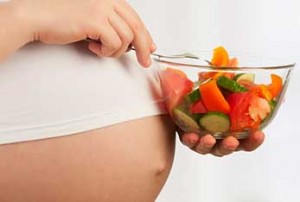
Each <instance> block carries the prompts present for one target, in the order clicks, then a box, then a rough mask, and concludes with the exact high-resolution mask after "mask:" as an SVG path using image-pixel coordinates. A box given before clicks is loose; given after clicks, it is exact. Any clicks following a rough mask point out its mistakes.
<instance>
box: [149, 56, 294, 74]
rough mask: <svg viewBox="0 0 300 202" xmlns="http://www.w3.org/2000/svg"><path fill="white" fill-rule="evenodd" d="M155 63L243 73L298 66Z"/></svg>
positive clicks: (159, 61) (289, 64) (157, 59)
mask: <svg viewBox="0 0 300 202" xmlns="http://www.w3.org/2000/svg"><path fill="white" fill-rule="evenodd" d="M154 61H156V62H158V63H164V64H169V65H175V66H184V67H196V68H201V69H207V70H215V71H216V70H230V71H241V70H276V69H277V70H278V69H293V68H294V67H295V66H296V63H286V64H285V65H270V66H267V65H266V66H257V67H255V66H238V67H237V68H236V67H228V66H222V67H217V66H211V65H209V64H207V65H200V64H199V65H198V64H189V63H183V62H173V61H169V60H166V59H162V57H157V58H154Z"/></svg>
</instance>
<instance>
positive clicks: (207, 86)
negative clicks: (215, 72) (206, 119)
mask: <svg viewBox="0 0 300 202" xmlns="http://www.w3.org/2000/svg"><path fill="white" fill-rule="evenodd" d="M199 89H200V93H201V96H202V100H203V103H204V105H205V107H206V109H207V110H208V111H217V112H223V113H229V112H230V106H229V104H228V102H227V101H226V100H225V98H224V96H223V94H222V92H221V91H220V89H219V88H218V86H217V82H216V80H210V81H208V82H206V83H204V84H201V85H200V86H199Z"/></svg>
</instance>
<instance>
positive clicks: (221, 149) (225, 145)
mask: <svg viewBox="0 0 300 202" xmlns="http://www.w3.org/2000/svg"><path fill="white" fill-rule="evenodd" d="M238 146H239V141H238V140H237V139H236V138H235V137H232V136H229V137H226V138H225V139H223V140H222V141H221V142H220V143H219V144H218V145H216V147H215V148H214V149H213V150H212V154H213V155H215V156H219V157H222V156H225V155H229V154H231V153H232V152H234V151H235V150H236V149H237V147H238Z"/></svg>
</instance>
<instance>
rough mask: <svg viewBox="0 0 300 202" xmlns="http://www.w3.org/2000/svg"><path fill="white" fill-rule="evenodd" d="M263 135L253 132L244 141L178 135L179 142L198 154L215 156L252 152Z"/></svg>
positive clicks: (192, 134)
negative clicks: (241, 151) (242, 151)
mask: <svg viewBox="0 0 300 202" xmlns="http://www.w3.org/2000/svg"><path fill="white" fill-rule="evenodd" d="M264 137H265V135H264V133H263V132H262V131H255V132H252V133H250V134H249V137H248V138H246V139H241V140H238V139H236V138H235V137H232V136H228V137H226V138H225V139H223V140H216V139H215V138H214V137H213V136H212V135H209V134H207V135H205V136H203V137H199V136H198V135H197V134H194V133H180V140H181V142H182V143H183V144H184V145H186V146H188V147H189V148H190V149H192V150H194V151H195V152H197V153H199V154H212V155H215V156H219V157H222V156H225V155H229V154H231V153H233V152H235V151H240V150H244V151H254V150H255V149H257V148H258V147H259V146H260V145H261V144H262V143H263V141H264Z"/></svg>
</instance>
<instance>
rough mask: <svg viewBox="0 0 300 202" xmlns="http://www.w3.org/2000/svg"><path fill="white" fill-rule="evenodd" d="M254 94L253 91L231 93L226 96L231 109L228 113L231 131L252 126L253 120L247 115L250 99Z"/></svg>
mask: <svg viewBox="0 0 300 202" xmlns="http://www.w3.org/2000/svg"><path fill="white" fill-rule="evenodd" d="M253 96H255V94H254V93H253V92H244V93H232V94H230V95H229V96H228V97H227V101H228V103H229V105H230V108H231V111H230V113H229V117H230V121H231V130H232V131H241V130H243V129H245V128H252V127H254V126H255V125H256V124H255V121H254V120H253V119H252V118H251V116H250V115H249V106H250V100H251V99H252V98H253Z"/></svg>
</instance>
